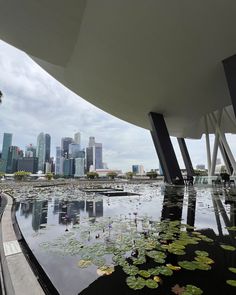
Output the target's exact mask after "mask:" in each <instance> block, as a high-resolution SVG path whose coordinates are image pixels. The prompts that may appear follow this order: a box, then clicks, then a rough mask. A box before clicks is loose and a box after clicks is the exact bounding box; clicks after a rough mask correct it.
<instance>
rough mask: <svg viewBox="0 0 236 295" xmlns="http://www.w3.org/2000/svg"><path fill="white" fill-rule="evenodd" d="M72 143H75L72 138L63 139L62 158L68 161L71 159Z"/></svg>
mask: <svg viewBox="0 0 236 295" xmlns="http://www.w3.org/2000/svg"><path fill="white" fill-rule="evenodd" d="M70 143H73V138H71V137H63V138H62V139H61V151H62V157H64V158H65V159H68V157H69V145H70Z"/></svg>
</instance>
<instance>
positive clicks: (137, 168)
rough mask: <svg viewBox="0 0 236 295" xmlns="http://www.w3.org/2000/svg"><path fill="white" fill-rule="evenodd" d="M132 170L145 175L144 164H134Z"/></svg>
mask: <svg viewBox="0 0 236 295" xmlns="http://www.w3.org/2000/svg"><path fill="white" fill-rule="evenodd" d="M132 172H133V173H134V174H136V175H144V168H143V165H132Z"/></svg>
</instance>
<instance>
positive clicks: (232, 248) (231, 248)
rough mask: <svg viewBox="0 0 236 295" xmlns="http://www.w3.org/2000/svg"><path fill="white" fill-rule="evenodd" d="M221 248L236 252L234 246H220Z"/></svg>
mask: <svg viewBox="0 0 236 295" xmlns="http://www.w3.org/2000/svg"><path fill="white" fill-rule="evenodd" d="M220 246H221V248H223V249H224V250H227V251H234V250H235V249H236V248H235V247H234V246H231V245H220Z"/></svg>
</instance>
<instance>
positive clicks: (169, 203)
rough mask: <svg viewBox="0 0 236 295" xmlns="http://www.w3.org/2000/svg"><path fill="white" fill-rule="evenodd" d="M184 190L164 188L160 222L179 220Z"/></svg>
mask: <svg viewBox="0 0 236 295" xmlns="http://www.w3.org/2000/svg"><path fill="white" fill-rule="evenodd" d="M183 199H184V188H177V187H166V188H165V192H164V199H163V207H162V214H161V220H165V219H169V220H181V219H182V211H183Z"/></svg>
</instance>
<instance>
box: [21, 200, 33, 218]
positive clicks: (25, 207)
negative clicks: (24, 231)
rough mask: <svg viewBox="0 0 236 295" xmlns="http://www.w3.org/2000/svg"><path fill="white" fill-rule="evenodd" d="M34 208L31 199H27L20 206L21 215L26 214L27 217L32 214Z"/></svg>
mask: <svg viewBox="0 0 236 295" xmlns="http://www.w3.org/2000/svg"><path fill="white" fill-rule="evenodd" d="M32 210H33V203H31V202H29V201H25V202H22V203H21V206H20V215H21V216H25V217H26V218H27V217H28V216H29V215H30V214H32Z"/></svg>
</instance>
